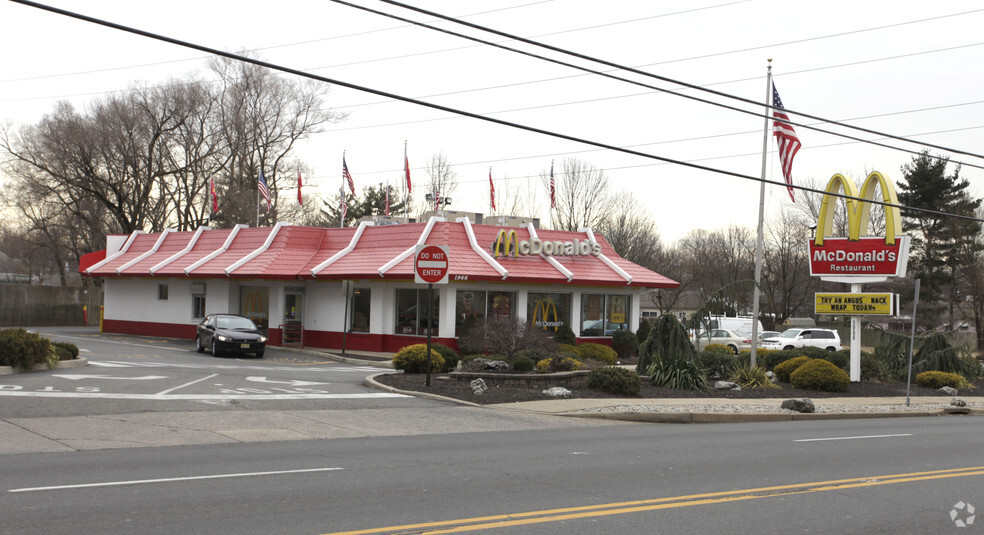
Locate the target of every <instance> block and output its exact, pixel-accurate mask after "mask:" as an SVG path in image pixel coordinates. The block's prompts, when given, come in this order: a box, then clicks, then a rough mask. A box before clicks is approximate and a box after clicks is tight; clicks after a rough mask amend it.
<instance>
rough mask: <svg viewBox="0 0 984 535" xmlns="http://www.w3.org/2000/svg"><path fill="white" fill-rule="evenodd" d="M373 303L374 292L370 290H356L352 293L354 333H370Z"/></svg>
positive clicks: (352, 327)
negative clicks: (370, 315) (370, 316)
mask: <svg viewBox="0 0 984 535" xmlns="http://www.w3.org/2000/svg"><path fill="white" fill-rule="evenodd" d="M371 302H372V291H371V290H370V289H369V288H356V289H355V290H353V291H352V326H351V330H352V332H354V333H367V332H369V312H370V310H369V307H370V304H371Z"/></svg>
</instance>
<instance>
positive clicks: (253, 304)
mask: <svg viewBox="0 0 984 535" xmlns="http://www.w3.org/2000/svg"><path fill="white" fill-rule="evenodd" d="M242 314H243V315H244V316H261V315H262V316H265V315H266V308H265V307H264V306H263V296H262V295H260V292H249V293H247V294H246V300H245V301H243V311H242Z"/></svg>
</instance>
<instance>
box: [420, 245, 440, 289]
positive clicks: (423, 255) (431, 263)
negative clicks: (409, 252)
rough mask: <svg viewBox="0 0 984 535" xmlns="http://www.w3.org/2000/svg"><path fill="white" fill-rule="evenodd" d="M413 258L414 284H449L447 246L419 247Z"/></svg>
mask: <svg viewBox="0 0 984 535" xmlns="http://www.w3.org/2000/svg"><path fill="white" fill-rule="evenodd" d="M416 251H417V252H416V254H415V255H414V257H413V275H414V279H413V280H414V282H416V283H417V284H447V283H448V248H447V246H445V245H418V246H417V249H416Z"/></svg>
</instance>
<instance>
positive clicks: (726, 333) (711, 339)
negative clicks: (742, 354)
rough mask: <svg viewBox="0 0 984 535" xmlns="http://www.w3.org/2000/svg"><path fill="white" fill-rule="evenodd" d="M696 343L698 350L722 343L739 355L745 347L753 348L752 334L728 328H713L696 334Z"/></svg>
mask: <svg viewBox="0 0 984 535" xmlns="http://www.w3.org/2000/svg"><path fill="white" fill-rule="evenodd" d="M694 343H695V345H696V346H697V350H698V351H700V350H702V349H704V348H705V347H707V346H708V345H710V344H721V345H723V346H728V349H730V350H731V352H732V353H734V354H735V355H737V354H738V352H739V351H741V350H743V349H749V350H750V349H752V335H750V334H744V333H740V332H735V331H732V330H728V329H711V330H710V331H707V332H704V333H701V334H698V335H696V336H694Z"/></svg>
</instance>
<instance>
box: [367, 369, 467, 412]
mask: <svg viewBox="0 0 984 535" xmlns="http://www.w3.org/2000/svg"><path fill="white" fill-rule="evenodd" d="M380 375H386V374H384V373H377V374H374V375H370V376H369V377H366V378H365V380H364V381H363V384H365V385H366V386H368V387H369V388H375V389H376V390H382V391H384V392H392V393H394V394H403V395H405V396H413V397H415V398H425V399H434V400H437V401H450V402H452V403H457V404H459V405H465V406H467V407H484V406H485V405H480V404H478V403H472V402H470V401H464V400H461V399H455V398H449V397H445V396H439V395H437V394H429V393H427V392H414V391H411V390H400V389H398V388H393V387H392V386H387V385H384V384H382V383H377V382H376V380H375V378H376V377H379V376H380Z"/></svg>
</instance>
